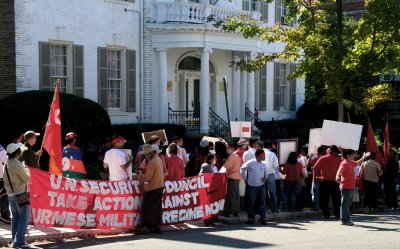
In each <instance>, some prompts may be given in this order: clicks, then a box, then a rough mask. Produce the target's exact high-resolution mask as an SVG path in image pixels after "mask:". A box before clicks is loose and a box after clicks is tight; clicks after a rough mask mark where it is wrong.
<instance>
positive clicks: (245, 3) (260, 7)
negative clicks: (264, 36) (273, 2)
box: [242, 0, 268, 21]
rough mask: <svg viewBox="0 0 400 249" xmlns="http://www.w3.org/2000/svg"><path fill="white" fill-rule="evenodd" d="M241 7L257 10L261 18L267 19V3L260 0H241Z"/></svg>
mask: <svg viewBox="0 0 400 249" xmlns="http://www.w3.org/2000/svg"><path fill="white" fill-rule="evenodd" d="M242 9H243V10H247V11H257V12H259V13H260V14H261V20H264V21H268V3H267V2H264V1H260V0H242Z"/></svg>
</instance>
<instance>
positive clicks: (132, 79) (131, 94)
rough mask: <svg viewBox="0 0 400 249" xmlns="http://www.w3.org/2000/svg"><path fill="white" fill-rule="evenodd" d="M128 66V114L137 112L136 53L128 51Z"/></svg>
mask: <svg viewBox="0 0 400 249" xmlns="http://www.w3.org/2000/svg"><path fill="white" fill-rule="evenodd" d="M126 56H127V58H126V62H127V63H126V64H127V65H126V66H127V74H126V76H127V79H126V86H127V101H126V104H127V106H126V110H127V111H128V112H135V111H136V51H135V50H127V51H126Z"/></svg>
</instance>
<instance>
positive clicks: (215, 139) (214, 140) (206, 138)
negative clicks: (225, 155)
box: [201, 136, 221, 143]
mask: <svg viewBox="0 0 400 249" xmlns="http://www.w3.org/2000/svg"><path fill="white" fill-rule="evenodd" d="M201 140H206V141H208V142H213V143H215V142H218V141H221V140H220V138H219V137H208V136H203V138H202V139H201Z"/></svg>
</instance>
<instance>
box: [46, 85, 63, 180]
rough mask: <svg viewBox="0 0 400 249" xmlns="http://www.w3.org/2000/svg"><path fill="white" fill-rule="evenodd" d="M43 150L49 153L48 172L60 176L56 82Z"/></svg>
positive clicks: (59, 138) (60, 162) (59, 126)
mask: <svg viewBox="0 0 400 249" xmlns="http://www.w3.org/2000/svg"><path fill="white" fill-rule="evenodd" d="M42 146H43V148H44V149H45V150H46V151H47V153H49V155H50V161H49V172H50V173H52V174H56V175H62V154H61V153H62V145H61V118H60V98H59V89H58V80H57V82H56V89H55V90H54V97H53V102H52V103H51V107H50V113H49V118H48V120H47V124H46V131H45V132H44V137H43V144H42Z"/></svg>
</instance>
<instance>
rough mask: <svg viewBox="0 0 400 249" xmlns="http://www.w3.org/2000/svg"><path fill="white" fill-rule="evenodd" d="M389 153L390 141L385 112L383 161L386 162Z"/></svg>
mask: <svg viewBox="0 0 400 249" xmlns="http://www.w3.org/2000/svg"><path fill="white" fill-rule="evenodd" d="M389 155H390V141H389V115H388V114H387V113H386V126H385V137H384V140H383V162H384V163H387V161H388V160H389Z"/></svg>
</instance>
